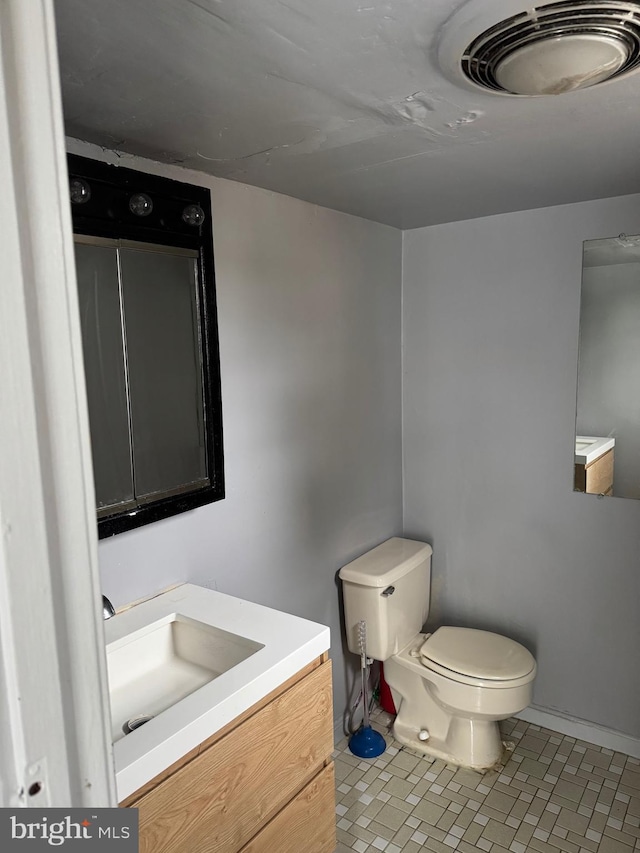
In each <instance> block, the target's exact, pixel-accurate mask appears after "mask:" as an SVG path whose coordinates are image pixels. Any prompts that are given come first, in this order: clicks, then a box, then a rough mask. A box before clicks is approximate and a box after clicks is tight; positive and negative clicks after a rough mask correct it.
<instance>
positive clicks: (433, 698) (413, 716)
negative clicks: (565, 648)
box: [340, 538, 536, 770]
mask: <svg viewBox="0 0 640 853" xmlns="http://www.w3.org/2000/svg"><path fill="white" fill-rule="evenodd" d="M431 554H432V550H431V546H430V545H427V544H426V543H424V542H416V541H414V540H412V539H400V538H394V539H388V540H387V541H386V542H383V543H382V544H381V545H378V547H377V548H374V549H373V550H372V551H369V552H368V553H366V554H363V555H362V556H361V557H358V559H357V560H354V561H353V562H352V563H349V564H348V565H347V566H344V567H343V568H342V569H341V570H340V578H341V580H342V587H343V594H344V612H345V627H346V633H347V642H348V645H349V649H350V650H351V651H352V652H354V653H355V654H359V653H360V646H359V639H358V637H359V634H358V626H359V623H360V622H361V621H364V622H366V638H367V655H368V656H369V657H370V658H374V659H376V660H379V661H383V662H384V674H385V679H386V681H387V683H388V685H389V687H390V688H391V692H392V695H393V699H394V703H395V706H396V709H397V711H398V713H397V716H396V719H395V723H394V727H393V734H394V737H395V738H396V740H398V741H400V742H401V743H403V744H406V745H407V746H410V747H412V748H413V749H416V750H419V751H421V752H424V753H425V754H426V755H431V756H434V757H437V758H442V759H444V760H445V761H446V762H447V763H450V764H457V765H460V766H463V767H471V768H474V769H476V770H485V769H487V768H489V767H492V766H494V765H495V764H496V763H498V762H499V761H500V759H501V756H502V752H503V745H502V741H501V738H500V730H499V728H498V721H499V720H504V719H506V718H507V717H510V716H512V715H513V714H517V713H518V712H520V711H522V710H524V708H526V707H527V705H528V704H529V703H530V701H531V695H532V691H533V680H534V678H535V675H536V662H535V660H534V658H533V656H532V655H531V653H530V652H529V651H528V650H527V649H525V648H524V646H521V645H520V643H516V642H515V641H514V640H510V639H508V638H507V637H503V636H501V635H500V634H493V633H490V632H489V631H479V630H476V629H473V628H454V627H451V626H445V627H442V628H438V629H437V630H436V631H434V632H433V633H432V634H423V633H421V631H422V627H423V625H424V623H425V622H426V620H427V616H428V614H429V596H430V580H431Z"/></svg>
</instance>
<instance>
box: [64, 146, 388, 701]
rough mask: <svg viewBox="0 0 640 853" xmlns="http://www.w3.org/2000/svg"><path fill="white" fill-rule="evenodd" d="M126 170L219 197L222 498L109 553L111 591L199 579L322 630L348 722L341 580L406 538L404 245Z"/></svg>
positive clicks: (113, 542)
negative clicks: (341, 572)
mask: <svg viewBox="0 0 640 853" xmlns="http://www.w3.org/2000/svg"><path fill="white" fill-rule="evenodd" d="M69 147H70V150H73V151H74V152H75V153H79V154H84V155H85V156H93V157H98V156H100V157H101V158H103V159H110V160H111V161H112V162H113V161H115V160H116V158H114V157H113V155H103V154H102V151H101V149H98V148H96V147H94V146H88V145H84V144H81V143H77V142H73V141H72V142H70V143H69ZM117 162H120V163H122V164H123V165H127V166H131V167H133V168H138V169H142V170H148V171H154V172H157V173H159V174H163V175H166V176H169V177H173V178H176V179H178V180H184V181H190V182H193V183H202V184H203V185H206V186H210V187H211V190H212V204H213V211H214V244H215V266H216V284H217V294H218V316H219V327H220V350H221V354H220V357H221V368H222V395H223V411H224V446H225V471H226V488H227V497H226V499H225V500H224V501H220V502H218V503H215V504H212V505H210V506H207V507H203V508H201V509H198V510H195V511H193V512H188V513H185V514H183V515H180V516H176V517H174V518H172V519H168V520H166V521H162V522H157V523H155V524H152V525H148V526H147V527H144V528H141V529H139V530H137V531H133V532H130V533H125V534H121V535H119V536H116V537H114V538H111V539H108V540H105V541H103V542H102V543H101V544H100V548H99V556H100V569H101V575H102V584H103V590H104V592H105V593H106V594H108V595H109V596H110V597H111V598H112V599H113V601H114V603H115V604H116V606H117V605H121V604H125V603H127V602H130V601H133V600H135V599H138V598H141V597H144V596H147V595H149V594H151V593H153V592H155V591H157V590H160V589H163V588H165V587H167V586H169V585H170V584H174V583H177V582H180V581H190V582H193V583H196V584H201V585H203V586H208V587H212V588H216V589H218V590H220V591H221V592H225V593H230V594H231V595H236V596H240V597H242V598H246V599H249V600H251V601H256V602H259V603H261V604H266V605H269V606H273V607H276V608H278V609H281V610H285V611H288V612H290V613H295V614H297V615H299V616H303V617H306V618H308V619H312V620H315V621H318V622H322V623H324V624H327V625H329V626H330V627H331V632H332V657H333V661H334V668H335V672H334V691H335V711H336V716H339V715H340V714H341V713H342V711H343V709H344V707H345V704H346V695H345V694H346V681H347V679H348V678H351V676H352V671H351V667H350V666H347V668H346V669H347V671H345V653H343V649H342V641H341V626H340V615H339V607H338V588H337V585H336V582H335V573H336V571H337V569H339V568H340V566H342V565H343V564H344V563H346V562H348V561H349V560H351V559H353V558H354V557H355V556H357V555H359V554H360V553H361V552H363V551H365V550H367V549H368V548H370V547H373V546H374V545H376V544H377V543H378V542H380V541H382V540H383V539H386V538H387V537H389V536H392V535H396V534H398V533H399V532H400V530H401V526H402V493H401V489H402V484H401V477H402V464H401V381H400V375H401V348H400V305H401V301H400V284H401V282H400V277H401V249H402V243H401V240H402V237H401V233H400V232H399V231H397V230H395V229H393V228H389V227H387V226H384V225H378V224H374V223H371V222H367V221H365V220H362V219H357V218H355V217H352V216H348V215H345V214H340V213H335V212H333V211H329V210H325V209H323V208H319V207H315V206H313V205H310V204H307V203H305V202H300V201H297V200H294V199H291V198H287V197H285V196H281V195H276V194H274V193H270V192H266V191H264V190H259V189H255V188H252V187H248V186H244V185H242V184H239V183H235V182H229V181H224V180H216V179H214V178H209V177H206V176H204V175H201V174H198V173H195V172H185V171H183V170H180V169H178V168H172V167H163V166H160V165H158V164H153V163H151V162H149V161H142V160H138V159H131V158H128V157H125V158H123V159H122V160H119V161H117ZM352 657H353V656H351V655H349V654H348V653H346V659H347V660H349V659H350V658H352ZM356 663H357V661H356V660H355V658H354V659H353V661H352V664H353V666H354V667H355V665H356Z"/></svg>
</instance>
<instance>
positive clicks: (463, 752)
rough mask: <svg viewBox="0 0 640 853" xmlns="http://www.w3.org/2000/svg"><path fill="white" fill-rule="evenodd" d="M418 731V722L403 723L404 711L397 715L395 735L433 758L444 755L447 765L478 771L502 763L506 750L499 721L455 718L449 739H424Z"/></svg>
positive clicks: (394, 727) (480, 771)
mask: <svg viewBox="0 0 640 853" xmlns="http://www.w3.org/2000/svg"><path fill="white" fill-rule="evenodd" d="M419 731H420V730H419V729H418V728H417V727H416V726H415V725H411V724H410V723H407V722H404V721H403V720H402V719H401V714H399V715H398V716H397V717H396V721H395V723H394V724H393V736H394V738H395V739H396V740H397V741H399V742H400V743H402V744H404V745H405V746H408V747H410V748H411V749H413V750H415V751H416V752H421V753H423V754H424V755H427V756H429V757H431V758H441V759H442V760H443V761H446V763H447V764H454V765H456V766H457V767H467V768H469V769H470V770H476V771H477V772H478V773H486V772H487V771H488V770H494V769H496V768H498V767H499V766H501V765H502V763H503V759H504V757H505V752H507V750H506V749H505V745H504V744H503V742H502V739H501V736H500V729H499V727H498V724H497V723H495V722H493V721H491V722H490V721H486V720H469V719H461V718H457V719H456V718H454V719H452V720H451V725H450V727H449V731H448V732H447V737H446V740H439V739H438V738H437V737H433V736H431V737H429V739H428V740H426V741H423V740H420V738H419V737H418V733H419Z"/></svg>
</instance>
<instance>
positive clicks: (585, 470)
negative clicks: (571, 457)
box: [574, 447, 614, 495]
mask: <svg viewBox="0 0 640 853" xmlns="http://www.w3.org/2000/svg"><path fill="white" fill-rule="evenodd" d="M613 450H614V449H613V447H612V448H611V450H607V452H606V453H603V454H602V456H598V458H597V459H594V460H593V462H591V463H590V464H589V465H580V464H578V463H577V462H576V463H575V479H574V490H575V491H576V492H588V493H589V494H592V495H612V494H613Z"/></svg>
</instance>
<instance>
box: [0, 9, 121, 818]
mask: <svg viewBox="0 0 640 853" xmlns="http://www.w3.org/2000/svg"><path fill="white" fill-rule="evenodd" d="M0 187H1V188H2V190H1V192H0V805H2V806H11V807H17V806H31V807H43V806H64V807H68V806H81V805H85V806H96V807H98V806H113V805H116V793H115V778H114V772H113V757H112V748H111V744H110V731H109V729H110V726H109V707H108V694H107V680H106V663H105V654H104V639H103V627H102V623H101V606H100V590H99V586H100V585H99V578H98V562H97V533H96V516H95V504H94V499H93V474H92V468H91V449H90V443H89V428H88V416H87V404H86V399H85V389H84V374H83V367H82V344H81V335H80V321H79V314H78V306H77V295H76V286H75V268H74V261H73V246H72V232H71V216H70V212H69V191H68V180H67V170H66V157H65V147H64V134H63V122H62V106H61V97H60V85H59V75H58V60H57V54H56V39H55V26H54V16H53V1H52V0H0Z"/></svg>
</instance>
